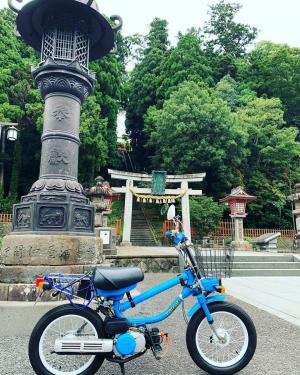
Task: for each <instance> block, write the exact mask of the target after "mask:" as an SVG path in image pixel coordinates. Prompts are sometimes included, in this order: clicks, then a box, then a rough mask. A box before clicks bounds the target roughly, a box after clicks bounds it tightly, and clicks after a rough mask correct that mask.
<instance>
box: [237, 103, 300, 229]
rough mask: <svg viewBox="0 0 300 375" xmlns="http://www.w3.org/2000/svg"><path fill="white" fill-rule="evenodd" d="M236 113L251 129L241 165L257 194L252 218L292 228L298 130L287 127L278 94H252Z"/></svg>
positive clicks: (248, 184) (299, 174)
mask: <svg viewBox="0 0 300 375" xmlns="http://www.w3.org/2000/svg"><path fill="white" fill-rule="evenodd" d="M248 99H249V98H248ZM236 117H237V121H238V122H239V123H240V128H241V129H242V130H243V131H245V132H246V133H247V144H246V149H247V156H246V158H245V160H244V162H243V163H242V165H241V173H242V175H243V181H244V185H245V186H246V189H247V190H249V192H250V193H251V194H253V195H256V196H257V200H256V201H255V202H253V203H251V205H250V207H249V210H250V212H251V215H249V218H248V222H249V223H251V224H252V225H257V223H259V225H261V226H265V227H273V228H274V227H288V228H289V227H291V225H292V219H291V210H290V205H289V204H287V201H286V197H287V196H288V195H289V194H290V188H291V186H292V185H293V184H294V183H295V182H296V181H298V180H299V178H300V168H299V161H300V160H299V159H300V143H299V142H297V140H296V138H297V134H298V130H297V129H296V128H292V127H285V122H284V119H283V108H282V104H281V102H280V100H279V99H277V98H272V99H263V98H252V100H248V101H247V104H246V105H245V106H243V107H241V108H240V109H239V110H238V111H237V113H236Z"/></svg>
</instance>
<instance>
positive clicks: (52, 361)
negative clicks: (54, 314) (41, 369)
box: [39, 315, 98, 375]
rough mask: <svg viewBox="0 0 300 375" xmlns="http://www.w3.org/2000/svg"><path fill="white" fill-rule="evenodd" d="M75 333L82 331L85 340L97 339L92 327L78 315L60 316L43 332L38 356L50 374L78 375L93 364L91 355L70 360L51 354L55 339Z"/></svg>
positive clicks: (68, 357) (66, 356)
mask: <svg viewBox="0 0 300 375" xmlns="http://www.w3.org/2000/svg"><path fill="white" fill-rule="evenodd" d="M77 331H82V332H81V333H83V334H84V336H83V337H85V336H86V335H87V336H86V339H87V340H88V339H89V338H91V337H93V338H97V337H98V334H97V331H96V328H95V327H94V325H93V324H92V323H91V322H90V321H89V320H87V319H86V318H84V317H82V316H79V315H65V316H61V317H59V318H57V319H56V320H54V321H52V322H51V323H50V324H49V325H48V326H47V327H46V329H45V330H44V332H43V335H42V337H41V340H40V344H39V354H40V358H41V361H42V363H43V365H44V366H45V368H46V369H47V370H48V371H49V372H51V373H52V374H55V375H79V374H81V373H82V372H83V371H85V370H86V369H87V368H88V367H89V366H90V365H91V363H92V362H93V360H94V358H95V356H93V355H88V354H87V355H78V356H72V357H71V358H70V356H68V355H56V354H53V351H54V344H55V340H56V339H59V338H64V337H66V336H67V335H70V334H73V335H76V332H77ZM75 338H76V337H75ZM78 338H80V336H79V337H78ZM78 338H77V339H78Z"/></svg>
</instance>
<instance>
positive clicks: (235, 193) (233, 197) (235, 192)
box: [220, 186, 256, 250]
mask: <svg viewBox="0 0 300 375" xmlns="http://www.w3.org/2000/svg"><path fill="white" fill-rule="evenodd" d="M255 199H256V197H255V196H253V195H249V194H248V193H246V192H245V191H244V190H243V188H242V187H241V186H238V187H237V188H235V189H232V190H231V193H230V195H228V196H227V197H225V198H223V199H220V202H222V203H225V204H227V205H229V207H230V214H229V215H230V217H231V218H232V220H233V241H232V246H233V247H235V248H236V250H251V246H250V244H249V243H248V242H247V241H244V224H243V220H244V218H245V217H246V216H247V215H248V214H247V212H246V207H247V204H248V202H251V201H253V200H255Z"/></svg>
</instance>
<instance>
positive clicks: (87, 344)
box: [54, 339, 114, 354]
mask: <svg viewBox="0 0 300 375" xmlns="http://www.w3.org/2000/svg"><path fill="white" fill-rule="evenodd" d="M113 344H114V342H113V340H109V339H98V340H72V339H69V340H68V339H67V340H66V339H65V340H63V339H57V340H55V344H54V351H55V353H57V354H99V353H110V352H112V351H113Z"/></svg>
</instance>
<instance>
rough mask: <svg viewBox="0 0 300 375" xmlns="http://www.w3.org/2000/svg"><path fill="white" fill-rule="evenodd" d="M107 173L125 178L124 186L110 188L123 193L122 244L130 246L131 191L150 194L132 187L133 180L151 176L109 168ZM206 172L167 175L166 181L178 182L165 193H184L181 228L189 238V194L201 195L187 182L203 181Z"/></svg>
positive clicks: (143, 179)
mask: <svg viewBox="0 0 300 375" xmlns="http://www.w3.org/2000/svg"><path fill="white" fill-rule="evenodd" d="M108 173H109V174H110V175H111V178H112V179H115V180H126V186H123V187H121V188H120V187H113V188H112V189H113V190H114V191H116V192H117V193H121V194H125V207H124V224H123V241H122V244H121V245H123V246H130V245H131V242H130V236H131V221H132V200H133V192H134V193H136V194H150V193H151V189H147V188H138V187H134V181H145V182H151V181H152V176H151V175H149V174H144V173H131V172H122V171H116V170H113V169H109V170H108ZM205 176H206V173H196V174H184V175H167V176H166V183H180V188H178V189H166V191H165V194H166V195H181V194H182V193H184V195H183V196H182V198H181V204H182V224H183V230H184V232H185V234H186V236H187V237H188V238H191V221H190V203H189V197H190V195H192V196H196V195H198V196H199V195H202V190H193V189H189V182H201V181H203V179H204V177H205Z"/></svg>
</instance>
